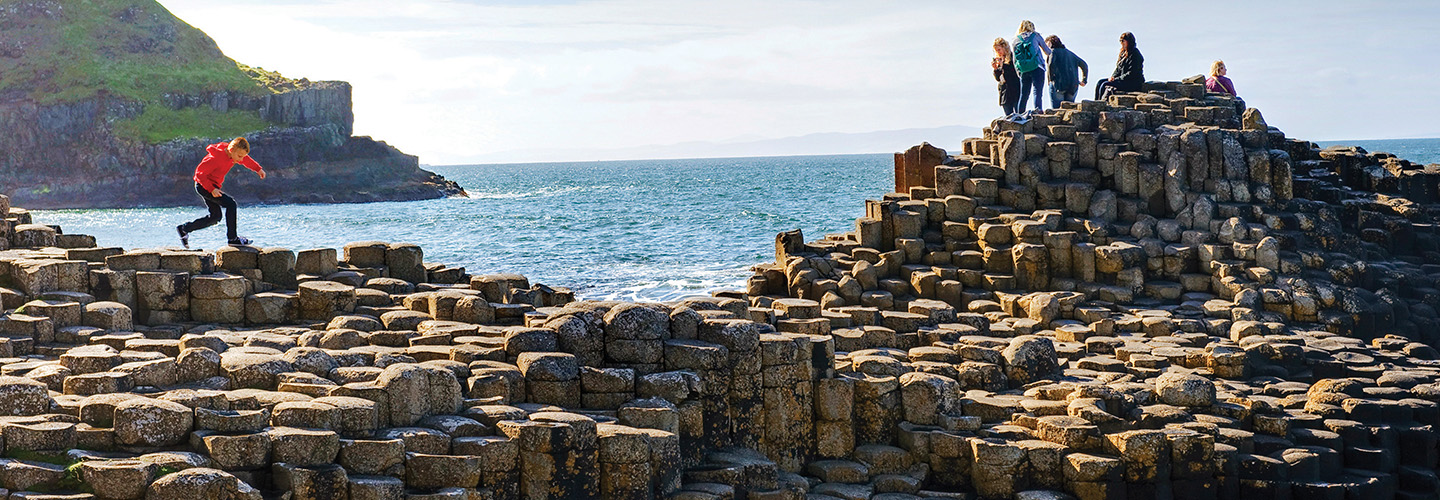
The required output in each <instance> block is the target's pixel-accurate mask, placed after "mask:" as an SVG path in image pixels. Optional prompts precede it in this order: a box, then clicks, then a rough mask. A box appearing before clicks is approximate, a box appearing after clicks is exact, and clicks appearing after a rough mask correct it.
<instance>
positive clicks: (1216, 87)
mask: <svg viewBox="0 0 1440 500" xmlns="http://www.w3.org/2000/svg"><path fill="white" fill-rule="evenodd" d="M1225 73H1226V71H1225V61H1215V63H1214V64H1211V65H1210V76H1209V77H1208V78H1206V79H1205V90H1206V91H1207V92H1214V93H1216V94H1230V95H1239V94H1236V93H1235V83H1234V82H1231V81H1230V79H1229V78H1225Z"/></svg>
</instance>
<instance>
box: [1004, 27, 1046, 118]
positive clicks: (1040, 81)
mask: <svg viewBox="0 0 1440 500" xmlns="http://www.w3.org/2000/svg"><path fill="white" fill-rule="evenodd" d="M1011 50H1012V51H1013V52H1014V57H1015V71H1016V72H1019V73H1020V103H1019V104H1020V105H1019V106H1018V107H1017V108H1016V112H1017V113H1024V112H1025V101H1027V100H1029V98H1030V95H1031V94H1034V95H1035V111H1041V110H1043V109H1045V100H1044V97H1043V96H1044V94H1045V58H1047V57H1049V56H1050V46H1048V45H1045V39H1044V38H1043V37H1041V36H1040V34H1039V33H1036V32H1035V23H1032V22H1030V21H1029V20H1028V19H1027V20H1024V21H1020V30H1019V32H1017V33H1016V35H1015V43H1013V44H1012V47H1011Z"/></svg>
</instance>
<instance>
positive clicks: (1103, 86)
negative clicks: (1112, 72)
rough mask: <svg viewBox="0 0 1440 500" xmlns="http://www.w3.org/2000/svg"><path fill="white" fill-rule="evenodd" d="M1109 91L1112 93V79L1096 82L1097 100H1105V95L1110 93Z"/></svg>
mask: <svg viewBox="0 0 1440 500" xmlns="http://www.w3.org/2000/svg"><path fill="white" fill-rule="evenodd" d="M1109 91H1110V79H1109V78H1101V79H1100V81H1098V82H1095V100H1097V101H1099V100H1101V99H1104V98H1105V94H1106V93H1108V92H1109Z"/></svg>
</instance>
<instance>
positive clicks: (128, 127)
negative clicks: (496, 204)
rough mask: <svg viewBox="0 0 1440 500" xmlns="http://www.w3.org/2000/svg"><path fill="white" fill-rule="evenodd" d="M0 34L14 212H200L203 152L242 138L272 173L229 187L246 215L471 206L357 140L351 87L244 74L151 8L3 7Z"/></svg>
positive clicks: (6, 164)
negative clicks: (17, 208) (256, 210)
mask: <svg viewBox="0 0 1440 500" xmlns="http://www.w3.org/2000/svg"><path fill="white" fill-rule="evenodd" d="M0 28H3V29H4V32H3V33H4V36H0V49H3V50H0V191H3V192H9V193H12V197H13V198H14V199H15V201H16V202H17V203H20V204H24V205H26V206H29V207H33V208H98V207H131V206H172V205H183V204H191V203H194V202H195V198H196V195H195V193H194V191H193V183H192V181H191V180H190V179H191V175H192V174H193V172H194V168H195V165H196V164H197V163H199V161H200V159H201V158H203V157H204V155H205V149H204V148H205V146H206V145H207V144H210V143H213V142H217V141H220V140H228V139H230V138H232V137H234V136H236V135H244V136H246V137H247V138H248V139H250V141H251V144H252V146H253V149H254V152H253V156H254V158H255V160H256V161H258V162H260V164H261V165H264V166H265V168H266V170H267V172H268V174H269V175H270V177H269V178H267V179H266V180H265V181H263V182H262V181H259V179H258V178H257V177H255V176H254V174H252V173H250V172H248V171H243V170H244V169H243V168H237V170H236V171H233V174H234V175H231V176H230V177H229V178H228V179H227V183H226V187H227V188H228V189H233V190H234V191H235V193H236V195H237V199H239V200H240V201H241V202H242V203H248V202H262V203H332V202H368V201H385V200H392V201H393V200H415V199H427V198H438V197H443V196H453V195H463V194H464V191H463V190H461V189H460V187H459V186H458V185H456V184H455V183H453V182H450V181H446V180H445V179H444V178H443V177H441V176H439V175H435V174H433V173H431V172H427V171H424V170H421V169H420V168H419V160H418V159H417V158H416V157H414V156H410V155H407V154H404V153H402V152H400V151H399V150H397V149H395V148H394V147H391V146H389V145H387V144H385V143H384V142H380V141H376V140H373V139H371V138H369V137H352V136H351V134H352V131H353V122H354V114H353V112H352V110H351V88H350V84H348V83H345V82H310V81H307V80H289V79H284V78H283V77H279V76H278V75H274V74H267V73H264V72H263V71H257V70H251V69H248V68H244V67H241V66H238V65H236V64H235V63H234V61H232V60H230V59H229V58H226V57H225V56H224V55H223V54H221V53H220V52H219V50H218V48H216V47H215V46H214V41H213V40H211V39H210V38H209V37H208V36H205V35H204V33H201V32H200V31H199V30H196V29H194V28H192V27H190V26H188V25H186V24H185V23H184V22H183V21H180V20H179V19H176V18H174V16H173V15H170V13H169V12H168V11H166V10H165V9H164V8H163V7H161V6H160V5H159V4H158V3H155V2H154V1H153V0H93V1H90V2H83V3H74V4H71V3H68V2H66V3H63V4H62V3H60V2H53V1H50V2H47V1H24V2H17V1H8V0H0ZM77 33H78V35H77ZM121 35H123V36H121ZM217 61H218V62H217ZM76 75H79V76H76ZM196 75H199V76H196ZM262 76H268V77H271V78H272V79H279V80H280V81H279V82H278V83H277V82H275V81H262V79H261V77H262ZM187 120H188V121H187ZM217 124H218V125H217Z"/></svg>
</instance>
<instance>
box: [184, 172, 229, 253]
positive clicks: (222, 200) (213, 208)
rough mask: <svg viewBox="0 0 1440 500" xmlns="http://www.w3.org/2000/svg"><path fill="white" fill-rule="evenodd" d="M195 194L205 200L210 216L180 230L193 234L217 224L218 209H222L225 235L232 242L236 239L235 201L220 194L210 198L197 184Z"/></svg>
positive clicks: (207, 192) (208, 193)
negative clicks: (198, 194)
mask: <svg viewBox="0 0 1440 500" xmlns="http://www.w3.org/2000/svg"><path fill="white" fill-rule="evenodd" d="M195 192H196V193H200V198H202V199H204V200H205V207H206V208H209V209H210V214H209V215H206V216H204V217H201V218H199V219H195V220H193V221H190V222H187V223H185V224H184V225H181V226H180V230H181V231H185V232H186V233H193V232H195V231H198V230H201V229H205V228H207V227H210V226H213V225H215V224H216V223H219V222H220V208H221V207H224V208H225V235H226V237H227V238H229V239H230V240H232V241H233V240H235V239H238V238H239V235H237V234H236V233H235V199H234V198H231V197H230V195H228V194H225V193H220V196H219V197H218V198H217V197H215V196H211V195H210V192H209V191H206V190H205V188H204V187H201V186H200V183H198V182H197V183H195Z"/></svg>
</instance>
